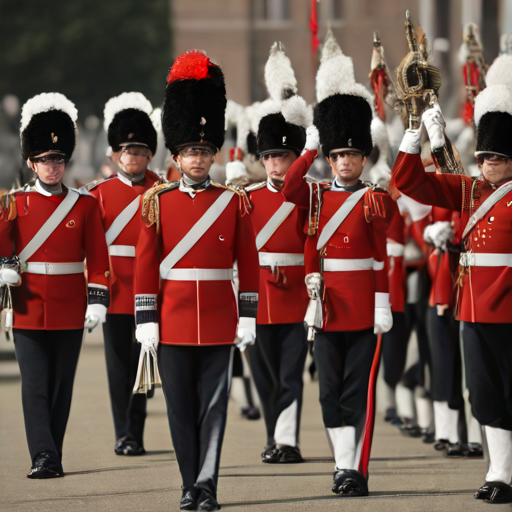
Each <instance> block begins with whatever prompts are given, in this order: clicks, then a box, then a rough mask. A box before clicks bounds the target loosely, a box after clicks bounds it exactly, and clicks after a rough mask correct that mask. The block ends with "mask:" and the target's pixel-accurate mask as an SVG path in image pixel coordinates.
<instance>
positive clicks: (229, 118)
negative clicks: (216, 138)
mask: <svg viewBox="0 0 512 512" xmlns="http://www.w3.org/2000/svg"><path fill="white" fill-rule="evenodd" d="M243 111H244V107H242V105H239V104H238V103H236V102H235V101H233V100H228V102H227V104H226V115H225V120H226V121H225V126H226V130H227V129H228V127H229V126H231V125H234V124H238V118H239V117H240V116H241V115H243Z"/></svg>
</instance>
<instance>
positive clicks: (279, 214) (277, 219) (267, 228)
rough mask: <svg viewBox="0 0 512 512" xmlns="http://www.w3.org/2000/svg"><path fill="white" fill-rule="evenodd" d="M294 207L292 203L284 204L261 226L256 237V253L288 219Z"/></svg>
mask: <svg viewBox="0 0 512 512" xmlns="http://www.w3.org/2000/svg"><path fill="white" fill-rule="evenodd" d="M294 208H295V205H294V204H293V203H287V202H284V203H283V204H282V205H281V206H280V207H279V208H278V209H277V211H276V212H275V213H274V215H272V217H270V219H269V221H268V222H267V223H266V224H265V225H264V226H263V228H262V229H261V231H260V232H259V233H258V236H257V237H256V249H258V251H259V250H260V249H261V248H262V247H263V246H264V245H265V244H266V243H267V242H268V241H269V240H270V238H271V237H272V235H273V234H274V233H275V232H276V231H277V229H278V228H279V226H280V225H281V224H282V223H283V222H284V221H285V220H286V219H287V218H288V215H290V213H292V211H293V209H294Z"/></svg>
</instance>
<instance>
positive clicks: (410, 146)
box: [398, 123, 423, 155]
mask: <svg viewBox="0 0 512 512" xmlns="http://www.w3.org/2000/svg"><path fill="white" fill-rule="evenodd" d="M422 129H423V123H422V124H421V126H420V127H419V128H418V129H417V130H405V133H404V138H403V139H402V142H401V143H400V148H399V149H398V151H401V152H402V153H409V155H418V154H419V153H420V150H421V132H422Z"/></svg>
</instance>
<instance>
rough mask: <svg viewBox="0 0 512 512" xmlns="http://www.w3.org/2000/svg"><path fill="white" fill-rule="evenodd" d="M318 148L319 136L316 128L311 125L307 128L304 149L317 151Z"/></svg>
mask: <svg viewBox="0 0 512 512" xmlns="http://www.w3.org/2000/svg"><path fill="white" fill-rule="evenodd" d="M319 147H320V134H319V133H318V128H317V127H316V126H315V125H314V124H312V125H311V126H308V128H307V130H306V145H305V146H304V149H309V150H311V151H313V150H314V151H318V148H319Z"/></svg>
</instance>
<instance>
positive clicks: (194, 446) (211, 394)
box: [158, 344, 233, 496]
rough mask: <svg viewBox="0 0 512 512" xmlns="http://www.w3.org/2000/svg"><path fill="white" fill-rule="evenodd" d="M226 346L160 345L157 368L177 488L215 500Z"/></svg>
mask: <svg viewBox="0 0 512 512" xmlns="http://www.w3.org/2000/svg"><path fill="white" fill-rule="evenodd" d="M232 357H233V346H232V345H213V346H197V347H196V346H193V347H191V346H182V345H163V344H160V348H159V356H158V366H159V369H160V376H161V378H162V389H163V392H164V396H165V401H166V403H167V414H168V417H169V426H170V428H171V437H172V443H173V446H174V451H175V453H176V459H177V461H178V466H179V468H180V473H181V478H182V480H183V487H184V488H185V489H187V490H189V489H191V488H192V487H194V485H195V486H196V487H199V488H203V489H206V490H208V491H209V492H210V493H212V494H213V495H214V496H216V495H217V481H218V478H219V461H220V452H221V448H222V440H223V438H224V429H225V427H226V414H227V409H228V394H229V385H230V376H231V364H232Z"/></svg>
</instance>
